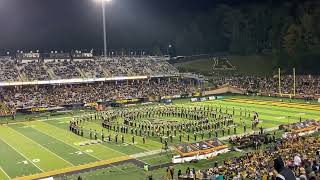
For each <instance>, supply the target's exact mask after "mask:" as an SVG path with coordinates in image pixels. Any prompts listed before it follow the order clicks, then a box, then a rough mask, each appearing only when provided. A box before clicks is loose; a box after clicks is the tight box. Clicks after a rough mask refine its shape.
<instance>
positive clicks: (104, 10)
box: [97, 0, 112, 58]
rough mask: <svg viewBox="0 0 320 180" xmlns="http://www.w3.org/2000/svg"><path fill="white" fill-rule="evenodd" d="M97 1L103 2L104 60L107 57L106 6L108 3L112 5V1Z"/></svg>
mask: <svg viewBox="0 0 320 180" xmlns="http://www.w3.org/2000/svg"><path fill="white" fill-rule="evenodd" d="M97 1H101V9H102V17H103V18H102V21H103V23H102V24H103V48H104V51H103V56H104V58H106V57H107V53H108V52H107V30H106V7H105V4H106V3H110V2H111V1H112V0H97Z"/></svg>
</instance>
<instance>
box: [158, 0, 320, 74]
mask: <svg viewBox="0 0 320 180" xmlns="http://www.w3.org/2000/svg"><path fill="white" fill-rule="evenodd" d="M177 21H179V22H177V24H179V27H178V28H177V31H176V35H175V39H174V40H173V44H174V47H175V50H176V52H177V55H192V54H201V53H209V54H214V53H217V52H227V53H229V54H236V55H252V54H270V55H273V58H272V59H273V62H272V63H274V65H275V66H278V65H280V66H283V67H301V71H302V70H303V69H305V68H307V69H314V64H315V63H316V64H319V61H320V59H319V58H320V42H319V40H320V1H316V0H312V1H311V0H310V1H283V2H279V1H269V2H268V1H267V2H264V3H255V4H252V3H247V4H242V5H236V6H230V5H225V4H221V5H217V6H216V7H214V8H213V9H211V10H209V11H208V12H206V13H203V14H200V15H196V16H195V15H190V16H189V17H185V18H181V19H177ZM156 50H158V52H159V49H156ZM317 59H318V60H317ZM298 70H299V68H298Z"/></svg>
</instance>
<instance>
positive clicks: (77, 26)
mask: <svg viewBox="0 0 320 180" xmlns="http://www.w3.org/2000/svg"><path fill="white" fill-rule="evenodd" d="M242 2H244V1H241V0H228V1H227V0H220V1H218V0H113V1H112V2H111V4H108V5H107V28H108V36H109V37H108V39H109V40H108V41H109V42H108V44H109V46H110V47H111V48H112V49H120V48H127V49H129V48H133V49H139V48H141V49H144V48H146V47H148V46H152V45H153V44H154V43H157V42H159V41H161V42H165V43H166V42H167V43H168V44H169V43H170V42H171V41H172V40H173V39H174V34H173V33H172V32H173V31H174V30H175V29H177V28H178V26H179V24H177V23H176V19H177V18H179V19H183V22H184V23H188V18H189V17H192V16H194V15H196V14H199V13H203V12H205V11H207V10H209V9H210V8H213V7H215V6H216V5H217V4H219V3H229V4H239V3H242ZM100 3H101V2H100V1H99V0H1V1H0V24H1V26H0V49H4V48H8V49H25V50H31V49H40V50H48V49H62V50H69V49H77V48H78V49H80V48H82V49H83V48H101V47H102V45H103V43H102V12H101V4H100ZM184 17H185V18H184ZM183 22H182V23H183Z"/></svg>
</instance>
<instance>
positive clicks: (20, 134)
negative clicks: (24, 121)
mask: <svg viewBox="0 0 320 180" xmlns="http://www.w3.org/2000/svg"><path fill="white" fill-rule="evenodd" d="M12 130H14V129H12ZM14 131H16V130H14ZM16 133H17V134H19V135H21V136H23V137H25V138H26V139H28V140H30V141H31V142H33V143H35V144H37V145H38V146H40V147H41V148H42V149H44V150H47V151H49V152H50V153H52V154H53V155H55V156H56V157H58V158H59V159H61V160H63V161H64V162H66V163H68V164H69V165H71V166H74V165H73V164H72V163H70V162H69V161H67V160H65V159H63V158H62V157H60V156H58V155H57V154H56V153H54V152H52V151H50V150H49V149H47V148H45V147H44V146H42V145H41V144H39V143H37V142H35V141H33V140H32V139H30V138H28V137H27V136H25V135H23V134H21V133H20V132H18V131H16Z"/></svg>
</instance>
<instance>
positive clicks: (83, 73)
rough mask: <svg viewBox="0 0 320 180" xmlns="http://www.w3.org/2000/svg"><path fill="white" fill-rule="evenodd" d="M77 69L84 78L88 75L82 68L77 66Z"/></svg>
mask: <svg viewBox="0 0 320 180" xmlns="http://www.w3.org/2000/svg"><path fill="white" fill-rule="evenodd" d="M76 70H77V71H78V73H79V74H80V75H81V77H82V78H86V77H87V76H88V75H86V73H85V72H83V71H82V70H81V69H80V68H78V67H77V68H76Z"/></svg>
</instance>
